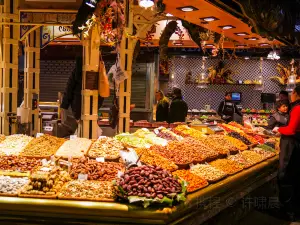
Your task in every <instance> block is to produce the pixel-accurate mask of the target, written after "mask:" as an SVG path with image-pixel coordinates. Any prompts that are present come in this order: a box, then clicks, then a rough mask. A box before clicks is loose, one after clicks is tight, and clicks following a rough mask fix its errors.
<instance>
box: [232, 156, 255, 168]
mask: <svg viewBox="0 0 300 225" xmlns="http://www.w3.org/2000/svg"><path fill="white" fill-rule="evenodd" d="M227 159H229V160H232V161H235V162H237V163H239V164H241V165H242V166H243V167H244V169H246V168H249V167H251V166H253V165H254V164H255V163H254V164H253V162H250V161H247V160H246V159H245V158H244V157H243V155H242V154H236V155H230V156H228V157H227Z"/></svg>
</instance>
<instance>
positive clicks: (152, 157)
mask: <svg viewBox="0 0 300 225" xmlns="http://www.w3.org/2000/svg"><path fill="white" fill-rule="evenodd" d="M135 151H136V153H137V154H138V156H140V161H141V162H142V163H143V164H146V165H149V166H160V167H161V168H163V169H165V170H168V171H171V172H172V171H175V170H177V169H178V167H177V166H176V164H175V163H173V162H170V161H169V160H168V159H166V158H164V157H162V156H161V155H160V154H158V153H156V152H155V151H152V150H150V149H147V148H137V149H135Z"/></svg>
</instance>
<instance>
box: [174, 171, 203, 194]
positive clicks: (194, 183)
mask: <svg viewBox="0 0 300 225" xmlns="http://www.w3.org/2000/svg"><path fill="white" fill-rule="evenodd" d="M172 174H173V176H178V177H179V178H180V179H182V180H185V181H186V182H187V183H188V186H187V192H194V191H197V190H199V189H201V188H204V187H206V186H207V185H208V182H207V181H206V180H205V179H204V178H202V177H201V176H198V175H195V174H193V173H191V172H190V171H189V170H177V171H175V172H173V173H172Z"/></svg>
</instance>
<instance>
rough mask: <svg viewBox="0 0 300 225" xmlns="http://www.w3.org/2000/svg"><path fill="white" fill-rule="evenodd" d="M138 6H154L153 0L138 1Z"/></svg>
mask: <svg viewBox="0 0 300 225" xmlns="http://www.w3.org/2000/svg"><path fill="white" fill-rule="evenodd" d="M139 6H140V7H144V8H149V7H152V6H154V0H139Z"/></svg>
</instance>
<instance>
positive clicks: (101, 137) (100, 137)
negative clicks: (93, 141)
mask: <svg viewBox="0 0 300 225" xmlns="http://www.w3.org/2000/svg"><path fill="white" fill-rule="evenodd" d="M103 138H106V136H99V137H98V140H99V139H103Z"/></svg>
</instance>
